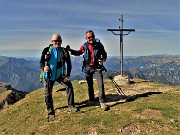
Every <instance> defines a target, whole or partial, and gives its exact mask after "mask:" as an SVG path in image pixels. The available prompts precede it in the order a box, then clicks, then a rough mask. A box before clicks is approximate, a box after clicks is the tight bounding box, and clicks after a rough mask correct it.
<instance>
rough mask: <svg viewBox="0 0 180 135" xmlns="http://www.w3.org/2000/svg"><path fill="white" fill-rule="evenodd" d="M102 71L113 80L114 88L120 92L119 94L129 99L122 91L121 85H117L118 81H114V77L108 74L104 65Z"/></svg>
mask: <svg viewBox="0 0 180 135" xmlns="http://www.w3.org/2000/svg"><path fill="white" fill-rule="evenodd" d="M102 69H103V70H104V71H105V72H106V73H107V75H108V76H109V79H111V81H112V82H113V84H114V86H115V87H116V88H117V90H118V94H119V95H121V96H123V98H127V96H126V95H125V93H124V92H123V91H122V89H121V88H120V87H119V85H118V84H117V83H116V81H114V79H113V77H112V76H111V75H110V74H109V73H108V71H107V69H106V68H105V67H104V66H103V65H102Z"/></svg>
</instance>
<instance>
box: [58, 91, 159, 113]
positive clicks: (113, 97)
mask: <svg viewBox="0 0 180 135" xmlns="http://www.w3.org/2000/svg"><path fill="white" fill-rule="evenodd" d="M65 90H66V89H65V88H61V89H59V90H57V91H56V92H60V91H65ZM161 93H162V92H146V93H142V94H136V95H131V96H126V95H121V94H107V95H106V101H107V103H108V102H109V103H110V102H115V103H114V104H111V105H109V107H113V106H116V105H118V104H122V103H126V102H132V101H135V100H136V99H137V98H140V97H149V96H150V95H154V94H161ZM122 100H123V101H122ZM95 102H96V103H95V104H93V105H88V104H87V103H88V100H85V101H82V102H79V103H75V105H76V106H77V107H78V109H81V108H85V107H89V106H99V98H98V97H97V98H95ZM64 108H68V106H62V107H59V108H56V109H55V110H57V109H64Z"/></svg>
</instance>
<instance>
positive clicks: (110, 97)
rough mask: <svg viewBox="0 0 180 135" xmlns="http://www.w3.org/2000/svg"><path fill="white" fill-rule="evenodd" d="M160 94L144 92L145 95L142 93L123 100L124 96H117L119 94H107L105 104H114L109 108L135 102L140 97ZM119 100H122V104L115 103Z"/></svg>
mask: <svg viewBox="0 0 180 135" xmlns="http://www.w3.org/2000/svg"><path fill="white" fill-rule="evenodd" d="M161 93H162V92H146V93H142V94H136V95H132V96H126V97H125V98H124V96H122V95H119V94H109V95H107V99H108V100H107V102H116V103H114V104H112V105H110V106H109V107H113V106H115V105H118V104H122V103H126V102H132V101H135V100H136V99H137V98H140V97H149V96H150V95H154V94H161ZM121 99H124V102H117V101H120V100H121Z"/></svg>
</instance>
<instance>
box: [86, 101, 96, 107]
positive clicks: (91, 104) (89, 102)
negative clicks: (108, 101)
mask: <svg viewBox="0 0 180 135" xmlns="http://www.w3.org/2000/svg"><path fill="white" fill-rule="evenodd" d="M95 103H96V102H95V101H91V100H89V101H88V102H87V103H86V105H87V106H93V105H95Z"/></svg>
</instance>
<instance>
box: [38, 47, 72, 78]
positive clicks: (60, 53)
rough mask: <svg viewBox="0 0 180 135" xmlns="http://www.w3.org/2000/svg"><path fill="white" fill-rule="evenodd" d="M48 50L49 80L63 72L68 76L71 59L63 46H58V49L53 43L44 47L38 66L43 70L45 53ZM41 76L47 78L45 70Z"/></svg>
mask: <svg viewBox="0 0 180 135" xmlns="http://www.w3.org/2000/svg"><path fill="white" fill-rule="evenodd" d="M48 51H49V53H50V57H49V60H48V62H47V63H48V66H49V67H50V80H52V81H55V80H57V79H58V78H59V77H60V76H62V75H63V74H66V75H67V76H70V73H71V68H72V65H71V59H70V56H69V53H68V51H67V50H66V49H65V48H63V47H60V48H58V49H56V48H55V47H54V46H53V45H50V46H49V47H46V48H45V49H44V50H43V52H42V55H41V60H40V68H41V69H42V70H44V66H45V54H47V52H48ZM65 63H66V65H67V70H66V69H65V68H66V67H65ZM43 78H44V79H47V78H48V73H47V72H44V73H43Z"/></svg>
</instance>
